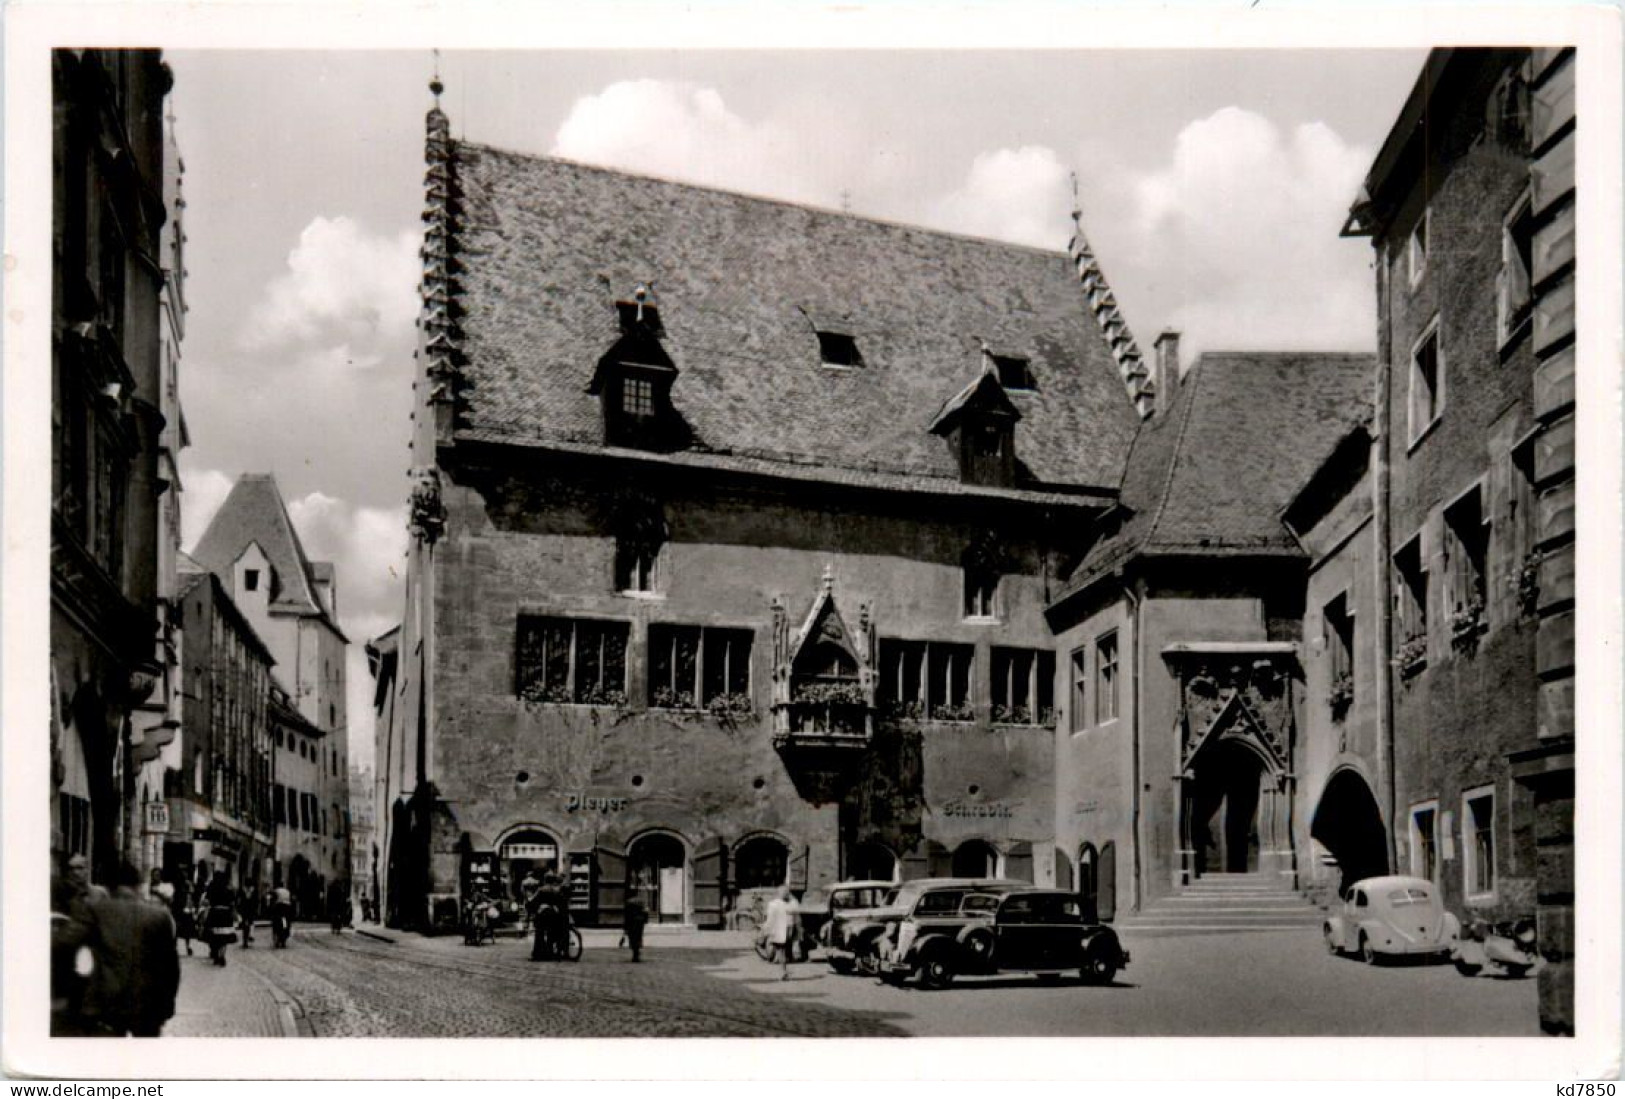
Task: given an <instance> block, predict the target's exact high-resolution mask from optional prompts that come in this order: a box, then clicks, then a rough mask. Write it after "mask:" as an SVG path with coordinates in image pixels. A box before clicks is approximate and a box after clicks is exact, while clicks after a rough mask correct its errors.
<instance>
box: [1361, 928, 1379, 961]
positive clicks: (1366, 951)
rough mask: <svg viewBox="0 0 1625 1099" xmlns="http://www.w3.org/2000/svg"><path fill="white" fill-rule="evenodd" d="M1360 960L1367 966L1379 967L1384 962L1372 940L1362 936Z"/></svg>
mask: <svg viewBox="0 0 1625 1099" xmlns="http://www.w3.org/2000/svg"><path fill="white" fill-rule="evenodd" d="M1360 958H1361V960H1362V961H1364V962H1365V964H1366V965H1377V964H1378V963H1380V962H1381V961H1382V955H1381V954H1378V953H1377V948H1376V947H1374V946H1372V945H1371V940H1370V939H1369V938H1367V937H1366V936H1365V935H1363V934H1362V935H1361V936H1360Z"/></svg>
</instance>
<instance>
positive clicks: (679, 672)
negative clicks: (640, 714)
mask: <svg viewBox="0 0 1625 1099" xmlns="http://www.w3.org/2000/svg"><path fill="white" fill-rule="evenodd" d="M753 640H754V634H752V632H751V631H750V630H734V629H716V628H710V627H700V626H671V625H665V624H656V625H651V626H650V627H649V705H650V706H653V707H656V708H658V709H674V710H690V709H696V708H702V707H703V708H706V709H710V708H714V707H724V708H727V709H729V710H730V711H737V712H748V711H749V710H750V709H751V708H752V704H751V692H750V659H751V643H752V641H753Z"/></svg>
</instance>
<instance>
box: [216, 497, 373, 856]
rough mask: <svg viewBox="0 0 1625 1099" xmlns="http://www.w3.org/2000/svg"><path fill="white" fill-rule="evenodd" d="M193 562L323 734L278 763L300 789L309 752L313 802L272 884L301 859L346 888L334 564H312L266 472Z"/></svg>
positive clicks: (284, 837) (281, 850)
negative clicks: (214, 582) (217, 582)
mask: <svg viewBox="0 0 1625 1099" xmlns="http://www.w3.org/2000/svg"><path fill="white" fill-rule="evenodd" d="M192 555H193V556H194V557H195V558H196V559H197V560H198V562H199V564H201V565H202V566H203V567H204V568H207V569H209V570H210V571H212V572H214V573H215V574H216V575H217V576H219V577H220V579H221V582H222V583H223V584H225V585H226V586H227V588H228V590H229V592H230V594H231V598H232V601H233V602H234V603H235V604H236V606H237V607H238V609H239V610H241V611H242V613H243V616H244V617H245V618H247V620H248V621H249V622H251V623H252V624H253V626H254V629H255V631H256V632H257V633H258V634H259V635H260V637H262V638H263V639H264V641H265V644H266V647H267V648H268V649H269V650H270V651H271V653H272V654H273V655H274V656H275V658H276V672H275V675H276V679H277V685H278V686H279V687H280V688H281V689H282V691H283V692H284V693H285V695H286V697H287V699H288V700H289V702H290V704H291V705H292V706H293V708H294V709H295V710H296V711H297V712H298V714H299V717H300V719H301V720H302V721H303V722H304V723H307V724H308V725H310V726H313V727H314V728H315V729H317V730H319V731H320V736H307V735H304V734H303V733H299V734H298V735H297V736H292V738H291V739H290V738H289V737H285V738H284V747H283V748H282V749H281V750H280V754H279V756H278V760H279V771H278V774H279V776H280V781H283V784H284V786H290V785H293V784H292V783H291V782H290V781H289V780H288V777H287V776H288V771H287V770H286V769H287V768H292V769H293V772H294V773H297V774H299V775H300V776H301V781H303V780H304V778H305V776H304V769H303V768H301V767H300V765H299V764H296V763H295V762H294V759H295V757H294V756H293V755H291V754H290V753H292V752H296V751H298V750H299V748H300V746H303V750H304V753H305V754H304V755H303V756H301V757H299V758H300V759H302V760H303V761H304V763H307V764H308V765H309V768H308V769H309V771H310V772H312V773H311V774H310V775H309V776H308V785H302V786H300V787H299V788H300V789H301V790H303V792H304V793H306V794H307V795H308V796H309V797H311V798H313V799H314V800H313V802H312V804H311V805H310V809H311V817H310V822H309V825H308V826H307V825H306V823H305V819H304V814H303V812H302V811H301V815H300V826H299V827H298V828H294V827H292V825H291V824H290V825H289V826H287V827H284V828H280V829H278V832H277V844H276V846H277V851H276V863H275V865H274V866H273V867H272V879H273V880H274V881H276V882H279V883H280V882H281V881H282V880H284V875H289V874H291V873H292V871H293V867H294V864H295V861H296V860H302V861H301V862H300V868H301V874H308V875H314V876H315V877H318V878H320V880H321V881H322V882H324V883H327V884H329V885H330V884H332V883H335V882H336V883H338V884H339V885H340V886H342V887H347V886H348V883H349V879H350V847H349V839H348V832H347V822H348V818H349V814H348V810H347V808H346V807H347V806H348V804H349V751H348V736H347V730H348V721H349V716H348V714H347V712H346V710H347V707H346V699H345V651H346V650H347V648H348V647H349V640H348V639H347V638H346V637H345V636H344V633H343V631H341V630H340V629H339V626H338V591H337V577H336V576H335V574H334V569H333V566H332V565H331V564H330V563H328V562H325V561H311V560H310V559H309V558H308V557H307V556H306V554H305V550H304V546H303V545H302V544H301V542H300V540H299V534H298V532H297V531H296V530H295V529H294V526H293V520H292V519H291V518H289V516H288V509H287V505H286V504H285V503H284V501H283V498H282V493H281V490H280V489H278V487H277V484H276V480H275V479H274V478H273V477H272V476H270V475H269V474H244V475H243V476H241V477H239V478H238V480H237V482H236V484H234V485H233V486H232V488H231V492H230V493H228V494H227V496H226V499H225V501H224V502H223V503H222V504H221V505H220V509H219V510H218V511H217V512H215V514H214V517H213V519H211V520H210V522H209V527H208V529H207V530H205V531H204V532H203V534H202V536H201V537H200V538H199V539H198V543H197V545H196V547H195V548H194V549H193V550H192ZM285 724H286V723H285ZM295 724H297V723H295ZM290 728H291V726H290ZM290 735H291V734H290Z"/></svg>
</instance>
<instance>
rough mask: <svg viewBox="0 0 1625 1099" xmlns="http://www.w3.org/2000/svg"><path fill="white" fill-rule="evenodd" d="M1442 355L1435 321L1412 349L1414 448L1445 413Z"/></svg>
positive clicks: (1410, 419) (1410, 418)
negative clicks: (1443, 412) (1442, 413)
mask: <svg viewBox="0 0 1625 1099" xmlns="http://www.w3.org/2000/svg"><path fill="white" fill-rule="evenodd" d="M1443 365H1444V364H1443V359H1442V358H1441V356H1440V354H1439V321H1438V318H1436V317H1435V318H1434V320H1433V321H1432V323H1430V324H1429V325H1428V327H1427V330H1426V331H1425V332H1424V333H1423V334H1422V338H1421V339H1419V340H1417V341H1416V344H1415V346H1414V347H1412V348H1411V381H1410V403H1409V409H1408V416H1409V427H1410V436H1409V438H1410V442H1411V444H1412V445H1413V446H1414V445H1415V444H1416V443H1417V442H1418V441H1419V440H1420V439H1421V437H1422V436H1423V434H1425V433H1426V431H1427V429H1428V428H1430V427H1432V426H1433V421H1435V420H1437V419H1438V418H1439V414H1440V413H1441V412H1442V411H1443V409H1444V370H1443Z"/></svg>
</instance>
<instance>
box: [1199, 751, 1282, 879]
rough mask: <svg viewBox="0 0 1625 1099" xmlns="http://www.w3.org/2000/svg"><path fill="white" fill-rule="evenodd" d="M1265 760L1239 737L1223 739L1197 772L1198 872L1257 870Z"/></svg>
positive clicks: (1232, 872)
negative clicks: (1259, 806) (1260, 804)
mask: <svg viewBox="0 0 1625 1099" xmlns="http://www.w3.org/2000/svg"><path fill="white" fill-rule="evenodd" d="M1264 773H1265V769H1264V760H1263V759H1262V757H1260V756H1259V755H1258V753H1257V752H1255V751H1253V750H1252V749H1251V748H1250V747H1249V746H1247V745H1246V744H1245V743H1244V742H1242V741H1240V740H1224V741H1221V742H1220V743H1218V744H1215V745H1213V746H1212V748H1211V750H1210V751H1208V752H1207V753H1205V754H1204V755H1203V757H1202V759H1201V761H1200V762H1199V763H1198V765H1197V766H1196V768H1195V770H1194V775H1193V777H1194V779H1195V781H1194V783H1193V786H1192V790H1191V802H1190V806H1191V820H1190V829H1191V846H1192V848H1193V851H1194V853H1195V857H1196V873H1197V875H1198V876H1200V875H1202V874H1212V873H1227V874H1244V873H1247V872H1249V871H1253V870H1257V869H1258V851H1259V839H1258V834H1259V827H1258V803H1259V794H1260V788H1261V785H1262V783H1263V780H1264Z"/></svg>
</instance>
